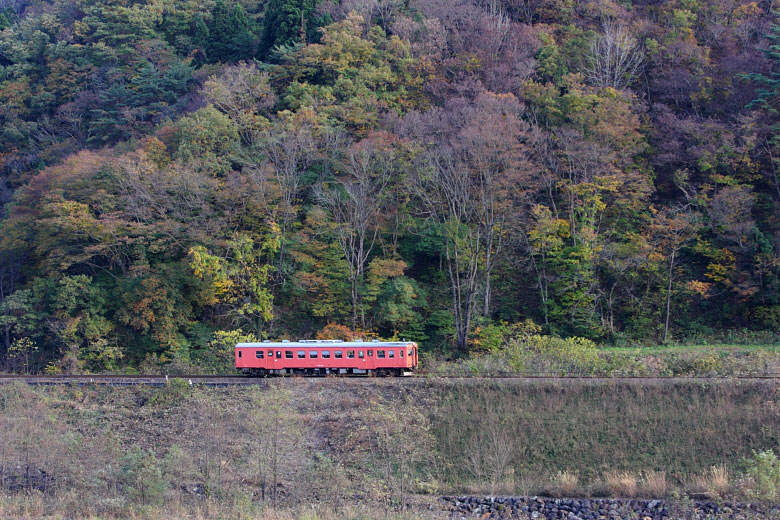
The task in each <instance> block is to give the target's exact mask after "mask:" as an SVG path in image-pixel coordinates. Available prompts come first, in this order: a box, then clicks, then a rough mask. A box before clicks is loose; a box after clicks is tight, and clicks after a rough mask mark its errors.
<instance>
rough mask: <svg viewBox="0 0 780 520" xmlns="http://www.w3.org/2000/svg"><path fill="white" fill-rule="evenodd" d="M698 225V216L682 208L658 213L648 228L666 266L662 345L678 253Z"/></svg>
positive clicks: (684, 207) (678, 258)
mask: <svg viewBox="0 0 780 520" xmlns="http://www.w3.org/2000/svg"><path fill="white" fill-rule="evenodd" d="M699 225H700V219H699V216H698V215H697V214H696V213H695V212H694V211H693V210H692V209H691V208H690V207H688V206H682V207H678V208H671V209H667V210H665V211H662V212H658V213H657V214H656V215H655V219H654V221H653V223H652V224H651V227H650V232H651V233H653V235H654V236H655V237H656V239H657V240H658V242H657V244H658V247H659V250H660V253H661V254H662V255H663V256H664V257H665V258H666V261H667V265H668V270H667V280H666V282H667V283H666V291H665V293H666V297H665V304H664V307H665V309H664V316H665V319H664V333H663V341H664V343H665V342H666V341H667V339H668V338H669V320H670V318H671V312H672V289H673V286H674V273H675V271H674V270H675V267H677V266H678V264H679V262H680V256H679V255H680V251H681V250H682V249H683V248H684V247H686V246H687V245H688V243H689V242H690V241H691V240H693V238H694V237H695V236H696V232H697V230H698V227H699Z"/></svg>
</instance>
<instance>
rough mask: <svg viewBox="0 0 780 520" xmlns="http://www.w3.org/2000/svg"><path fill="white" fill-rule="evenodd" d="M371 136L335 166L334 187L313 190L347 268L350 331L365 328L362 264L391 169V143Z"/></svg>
mask: <svg viewBox="0 0 780 520" xmlns="http://www.w3.org/2000/svg"><path fill="white" fill-rule="evenodd" d="M387 137H388V136H384V135H379V134H378V135H372V136H370V137H369V138H366V139H364V140H362V141H360V142H357V143H354V144H353V145H351V146H350V147H349V148H348V149H347V150H346V153H345V157H344V159H343V160H342V161H341V163H340V164H339V165H338V166H337V167H338V169H339V171H340V173H341V175H340V176H339V177H338V179H337V180H336V182H335V183H334V184H335V186H332V187H331V186H329V185H327V184H326V183H323V184H321V185H320V186H319V187H318V189H317V200H318V201H319V203H320V204H321V205H322V206H323V207H324V208H325V209H327V210H328V212H329V213H330V214H331V215H332V217H333V220H334V222H335V225H336V229H335V232H336V238H337V240H338V242H339V245H340V246H341V250H342V252H343V254H344V258H345V259H346V261H347V265H348V267H349V283H350V287H351V294H352V319H351V324H352V328H353V330H354V329H355V328H356V327H357V326H358V318H359V319H360V326H361V328H365V326H366V318H365V312H364V311H363V309H362V306H361V304H360V300H361V285H362V282H363V276H364V273H365V267H366V263H367V261H368V258H369V257H370V255H371V252H372V251H373V250H374V246H375V245H376V241H377V237H378V236H379V233H380V229H381V228H380V224H381V222H382V220H383V212H384V208H385V203H386V200H385V199H386V190H387V187H388V184H389V182H390V176H391V174H392V173H393V168H394V162H393V161H394V153H393V149H392V142H388V141H387Z"/></svg>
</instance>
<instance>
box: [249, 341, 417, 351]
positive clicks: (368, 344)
mask: <svg viewBox="0 0 780 520" xmlns="http://www.w3.org/2000/svg"><path fill="white" fill-rule="evenodd" d="M412 343H414V341H342V340H340V339H304V340H298V341H263V342H261V343H239V344H237V345H236V348H304V349H305V348H327V347H331V348H372V347H373V348H376V347H405V346H407V345H409V344H412Z"/></svg>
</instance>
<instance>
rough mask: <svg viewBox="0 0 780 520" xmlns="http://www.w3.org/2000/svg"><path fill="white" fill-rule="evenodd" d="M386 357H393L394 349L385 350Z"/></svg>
mask: <svg viewBox="0 0 780 520" xmlns="http://www.w3.org/2000/svg"><path fill="white" fill-rule="evenodd" d="M387 357H389V358H394V357H395V350H393V349H390V350H388V351H387Z"/></svg>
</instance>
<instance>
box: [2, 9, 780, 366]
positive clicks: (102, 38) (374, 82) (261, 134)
mask: <svg viewBox="0 0 780 520" xmlns="http://www.w3.org/2000/svg"><path fill="white" fill-rule="evenodd" d="M775 7H777V6H775V5H774V4H772V3H770V2H766V1H761V2H755V1H748V0H669V1H664V2H655V1H650V0H639V1H632V0H624V1H613V0H592V1H588V0H547V1H540V0H341V1H339V2H332V1H329V0H319V1H315V0H268V1H267V2H264V1H262V0H260V1H252V0H216V1H210V0H207V1H205V2H195V1H193V0H75V1H74V0H0V129H1V133H0V142H1V144H0V217H1V218H2V220H1V221H0V364H3V363H4V364H5V365H7V367H8V368H10V369H14V368H18V365H19V363H22V362H23V363H24V364H25V366H26V367H27V366H28V365H29V364H30V363H32V364H33V365H35V366H36V367H37V368H42V367H43V366H45V365H49V367H50V368H52V369H54V368H56V367H59V368H61V369H66V370H73V369H87V370H104V369H116V368H119V367H122V366H138V365H139V364H141V363H150V362H154V363H159V362H162V363H166V362H170V361H173V362H180V363H194V364H204V365H205V364H208V363H210V362H213V358H214V356H215V355H218V353H219V352H222V350H221V349H223V347H224V346H225V345H230V344H231V343H232V342H234V341H235V340H237V339H239V338H281V337H290V338H308V337H344V338H348V337H353V336H364V335H366V334H376V335H379V336H381V337H387V338H389V337H398V338H401V337H404V338H408V339H412V340H417V341H419V342H421V343H422V345H423V346H424V348H425V349H428V350H440V351H443V352H445V353H446V354H447V355H463V354H466V353H468V352H469V351H473V350H480V349H490V348H493V347H495V346H496V345H497V344H498V343H500V341H501V338H502V337H504V336H505V335H507V334H511V333H512V331H513V330H515V329H516V328H517V324H520V323H526V324H527V323H528V322H529V320H530V321H532V322H534V323H535V324H536V325H538V326H539V327H541V328H542V329H543V330H544V331H545V332H547V333H550V334H559V335H564V336H573V335H575V336H583V337H588V338H591V339H595V340H599V341H668V340H672V339H681V338H684V337H686V336H689V335H691V334H707V333H713V332H716V331H718V330H725V329H733V328H748V329H757V330H775V331H777V330H778V329H780V220H779V219H780V204H778V202H780V173H778V168H780V163H779V162H778V161H780V119H778V99H780V72H778V71H780V47H778V45H780V44H778V38H780V29H778V27H777V26H776V25H775V23H776V20H777V15H776V14H775V13H774V11H773V9H774V8H775ZM20 360H21V361H20Z"/></svg>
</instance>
